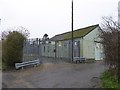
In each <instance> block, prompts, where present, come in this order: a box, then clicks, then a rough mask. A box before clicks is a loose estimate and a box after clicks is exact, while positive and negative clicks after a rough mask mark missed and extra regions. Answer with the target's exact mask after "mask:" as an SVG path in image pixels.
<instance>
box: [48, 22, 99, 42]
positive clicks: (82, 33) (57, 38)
mask: <svg viewBox="0 0 120 90" xmlns="http://www.w3.org/2000/svg"><path fill="white" fill-rule="evenodd" d="M98 26H99V24H97V25H92V26H88V27H85V28H81V29H77V30H74V31H73V37H74V38H80V37H84V36H85V35H87V34H88V33H89V32H91V31H92V30H94V29H95V28H96V27H98ZM71 36H72V32H71V31H70V32H66V33H62V34H58V35H55V36H54V37H52V38H51V39H50V40H51V41H62V40H69V39H71Z"/></svg>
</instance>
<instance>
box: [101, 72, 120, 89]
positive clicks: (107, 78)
mask: <svg viewBox="0 0 120 90" xmlns="http://www.w3.org/2000/svg"><path fill="white" fill-rule="evenodd" d="M101 84H102V88H118V89H119V90H120V84H118V82H117V77H116V75H115V74H114V73H112V72H111V71H110V70H107V71H105V72H104V73H103V74H102V76H101Z"/></svg>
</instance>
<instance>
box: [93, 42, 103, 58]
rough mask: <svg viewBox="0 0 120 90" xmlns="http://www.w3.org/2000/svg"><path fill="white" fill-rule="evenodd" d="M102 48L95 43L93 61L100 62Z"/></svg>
mask: <svg viewBox="0 0 120 90" xmlns="http://www.w3.org/2000/svg"><path fill="white" fill-rule="evenodd" d="M102 58H103V57H102V46H101V44H100V43H95V60H102Z"/></svg>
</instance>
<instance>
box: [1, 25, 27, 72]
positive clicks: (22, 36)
mask: <svg viewBox="0 0 120 90" xmlns="http://www.w3.org/2000/svg"><path fill="white" fill-rule="evenodd" d="M20 29H22V30H20ZM17 30H19V31H17ZM23 30H24V31H23ZM27 35H28V34H26V32H25V29H24V28H23V27H19V28H17V29H15V30H12V31H4V32H3V33H2V69H3V70H5V69H10V68H14V65H15V63H16V62H22V57H23V56H22V55H23V53H22V52H23V43H24V40H26V38H27Z"/></svg>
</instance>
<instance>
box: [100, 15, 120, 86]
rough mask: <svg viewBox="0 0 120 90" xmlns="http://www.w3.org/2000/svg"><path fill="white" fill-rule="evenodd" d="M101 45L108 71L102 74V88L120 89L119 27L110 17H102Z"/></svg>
mask: <svg viewBox="0 0 120 90" xmlns="http://www.w3.org/2000/svg"><path fill="white" fill-rule="evenodd" d="M103 19H104V21H105V22H104V24H103V27H102V35H101V38H102V41H101V42H102V44H103V51H104V60H105V64H106V66H107V67H108V70H107V71H105V72H104V73H103V74H102V77H101V83H102V87H104V88H120V27H119V24H118V23H117V22H116V21H114V20H113V19H112V17H104V18H103Z"/></svg>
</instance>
